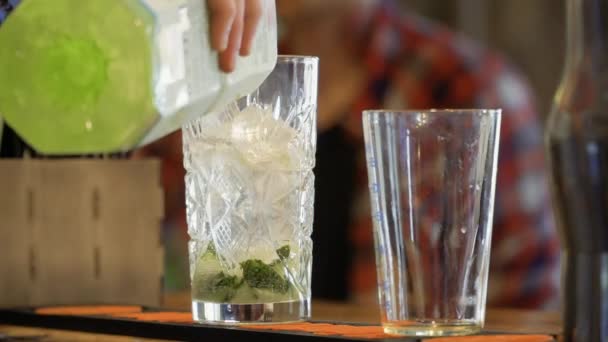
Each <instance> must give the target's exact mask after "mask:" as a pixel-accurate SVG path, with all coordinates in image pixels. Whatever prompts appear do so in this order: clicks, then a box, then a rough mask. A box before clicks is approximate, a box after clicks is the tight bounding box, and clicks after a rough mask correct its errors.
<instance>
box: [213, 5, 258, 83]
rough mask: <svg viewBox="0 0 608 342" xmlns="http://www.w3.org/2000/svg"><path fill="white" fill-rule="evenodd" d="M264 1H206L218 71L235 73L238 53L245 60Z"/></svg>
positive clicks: (249, 50)
mask: <svg viewBox="0 0 608 342" xmlns="http://www.w3.org/2000/svg"><path fill="white" fill-rule="evenodd" d="M262 1H263V0H207V6H208V9H209V13H210V18H211V48H212V49H214V50H217V51H218V52H219V63H220V69H222V70H223V71H225V72H231V71H233V70H234V66H235V64H236V56H237V53H238V54H239V55H241V56H247V55H249V53H250V52H251V44H252V42H253V36H254V35H255V31H256V28H257V26H258V23H259V22H260V19H261V17H262Z"/></svg>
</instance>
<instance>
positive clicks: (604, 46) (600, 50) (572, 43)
mask: <svg viewBox="0 0 608 342" xmlns="http://www.w3.org/2000/svg"><path fill="white" fill-rule="evenodd" d="M566 39H567V43H566V48H567V50H566V51H567V54H566V68H567V69H573V68H574V69H576V71H579V72H580V71H582V70H580V69H581V68H582V69H585V71H587V72H592V74H595V75H597V73H598V72H600V71H603V70H606V71H608V0H568V2H567V38H566ZM573 71H574V70H573Z"/></svg>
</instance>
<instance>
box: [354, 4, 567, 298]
mask: <svg viewBox="0 0 608 342" xmlns="http://www.w3.org/2000/svg"><path fill="white" fill-rule="evenodd" d="M396 13H399V11H398V10H397V9H396V8H393V7H392V5H391V3H390V2H386V3H384V4H383V5H382V6H379V8H378V9H377V11H376V12H374V14H373V15H372V16H371V18H368V19H369V20H368V21H367V22H366V24H365V28H366V29H365V30H363V33H362V34H363V35H364V36H363V37H364V39H363V41H364V45H363V46H364V48H363V52H362V58H364V63H365V65H366V68H367V80H368V81H367V86H366V87H365V89H363V90H362V92H361V94H360V96H359V98H358V100H357V101H356V103H354V104H353V106H352V110H351V114H350V116H349V117H348V118H347V119H346V121H345V122H343V125H344V127H345V129H346V130H347V131H348V132H349V134H350V137H351V139H352V140H351V141H352V143H353V144H356V146H357V147H358V150H359V153H358V161H357V173H358V177H357V179H358V181H357V184H358V187H357V189H358V190H357V194H356V200H355V205H354V208H353V211H352V214H353V225H352V228H351V231H352V242H353V245H354V251H355V256H354V265H353V268H352V272H351V275H352V279H351V282H350V284H352V286H353V288H352V289H351V290H352V292H353V293H354V294H355V295H357V294H363V295H365V294H367V293H371V292H373V293H375V291H376V279H375V262H374V255H373V253H374V252H373V239H372V223H371V217H370V213H371V210H370V205H369V192H368V188H367V184H368V183H367V175H366V167H365V156H364V153H363V152H364V151H363V148H362V147H363V144H362V125H361V111H362V110H364V109H371V108H404V109H405V108H502V110H503V117H502V127H501V136H500V140H501V141H500V151H499V162H498V174H497V188H496V204H495V217H494V228H493V229H494V233H493V239H492V253H491V263H490V280H489V293H488V304H489V305H495V306H511V307H526V308H541V307H550V306H554V305H555V303H556V300H557V294H558V287H557V286H558V283H559V278H558V275H559V270H558V263H559V260H558V255H559V254H558V253H559V249H558V241H557V235H556V232H555V229H554V226H553V222H552V220H551V212H550V206H549V197H548V189H547V183H546V174H545V160H544V156H543V151H544V150H543V143H542V129H541V125H540V122H539V120H538V119H539V118H538V116H537V115H536V112H535V109H534V103H533V99H532V96H531V91H530V89H529V88H528V86H527V85H526V83H525V81H524V80H523V78H522V77H521V76H520V75H518V73H517V72H516V70H514V68H513V67H512V66H510V65H509V64H507V63H506V62H505V61H504V60H503V59H502V58H501V57H500V56H498V55H496V54H494V53H492V52H490V51H487V50H483V49H482V48H480V47H479V46H477V45H475V44H474V43H472V42H471V41H468V40H466V39H465V38H464V37H461V36H458V35H456V34H454V33H453V32H451V31H449V30H447V29H445V28H443V27H440V26H437V25H434V24H431V23H430V22H427V21H425V20H423V19H421V18H418V17H414V16H412V15H405V16H398V15H396ZM354 31H355V32H356V30H354Z"/></svg>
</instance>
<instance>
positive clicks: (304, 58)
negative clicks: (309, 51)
mask: <svg viewBox="0 0 608 342" xmlns="http://www.w3.org/2000/svg"><path fill="white" fill-rule="evenodd" d="M318 61H319V57H317V56H308V55H278V56H277V63H279V62H282V63H285V62H296V63H306V62H318Z"/></svg>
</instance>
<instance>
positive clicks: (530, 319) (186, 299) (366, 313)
mask: <svg viewBox="0 0 608 342" xmlns="http://www.w3.org/2000/svg"><path fill="white" fill-rule="evenodd" d="M164 306H165V307H166V308H168V309H179V310H187V309H188V308H189V306H190V295H189V293H187V292H184V293H174V294H167V295H166V296H165V298H164ZM312 308H313V309H312V310H313V311H312V318H313V320H322V321H339V322H362V323H378V322H379V320H380V317H379V314H378V308H377V307H376V306H374V305H372V304H365V305H362V304H347V303H334V302H326V301H313V306H312ZM486 329H488V330H496V331H503V332H513V333H526V334H544V335H558V334H559V332H560V322H559V314H557V313H555V312H541V311H526V310H512V309H490V310H488V313H487V320H486ZM2 334H5V335H9V336H14V337H20V336H43V337H44V338H42V339H40V340H41V341H109V342H123V341H146V342H147V341H160V340H152V339H142V338H133V337H125V336H112V335H102V334H90V333H79V332H69V331H61V330H51V329H38V328H26V327H17V326H9V325H0V336H2ZM521 338H524V337H523V336H522V337H521ZM541 340H542V337H540V339H535V337H534V336H528V339H525V338H524V339H520V340H517V341H522V342H524V341H541ZM497 341H498V340H497ZM505 341H516V340H513V339H511V340H505Z"/></svg>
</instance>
